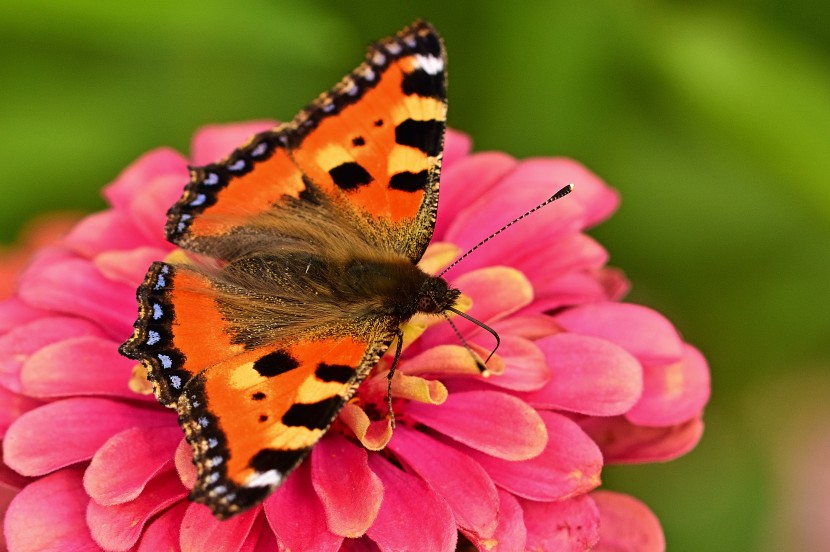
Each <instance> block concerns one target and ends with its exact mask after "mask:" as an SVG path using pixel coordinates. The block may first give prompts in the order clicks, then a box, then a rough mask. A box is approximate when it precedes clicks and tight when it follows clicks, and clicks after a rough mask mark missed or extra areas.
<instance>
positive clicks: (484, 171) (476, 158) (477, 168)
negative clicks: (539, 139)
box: [433, 152, 518, 241]
mask: <svg viewBox="0 0 830 552" xmlns="http://www.w3.org/2000/svg"><path fill="white" fill-rule="evenodd" d="M445 157H446V154H445ZM517 163H518V162H517V161H516V160H515V159H514V158H512V157H510V156H509V155H507V154H506V153H500V152H485V153H476V154H474V155H470V156H468V157H463V158H461V159H459V161H458V162H457V163H455V164H454V165H452V166H449V167H447V166H446V163H445V164H444V165H445V166H444V167H443V168H442V170H441V201H439V202H438V219H437V221H436V222H435V231H434V232H433V240H434V241H437V240H441V239H443V236H444V234H445V233H446V231H447V228H448V227H449V226H450V223H451V222H452V221H453V219H454V218H455V217H456V216H457V215H458V213H459V212H461V211H462V210H463V209H466V208H467V207H468V206H469V205H470V198H471V197H479V196H480V195H481V194H482V193H484V192H485V191H486V190H489V189H490V188H491V187H492V186H493V185H494V184H495V183H496V182H498V180H499V179H500V178H502V177H503V176H504V175H505V174H507V173H508V172H510V171H511V170H513V168H514V167H515V166H516V165H517ZM481 237H482V238H485V237H486V235H482V236H481Z"/></svg>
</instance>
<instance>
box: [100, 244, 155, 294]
mask: <svg viewBox="0 0 830 552" xmlns="http://www.w3.org/2000/svg"><path fill="white" fill-rule="evenodd" d="M167 252H168V250H167V249H161V248H158V247H138V248H135V249H131V250H128V251H107V252H106V253H101V254H100V255H98V256H97V257H95V267H96V268H97V269H98V270H100V271H101V274H103V275H104V277H105V278H107V279H109V280H114V281H116V282H123V283H125V284H127V285H129V286H132V287H138V286H139V284H141V282H143V281H144V275H145V274H146V273H147V268H148V267H149V266H150V264H152V262H153V261H161V260H163V259H164V258H165V257H166V256H167Z"/></svg>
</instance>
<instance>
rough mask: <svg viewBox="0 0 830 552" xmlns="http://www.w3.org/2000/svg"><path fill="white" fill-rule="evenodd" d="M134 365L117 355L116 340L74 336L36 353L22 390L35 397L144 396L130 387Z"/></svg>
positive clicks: (28, 363) (23, 373)
mask: <svg viewBox="0 0 830 552" xmlns="http://www.w3.org/2000/svg"><path fill="white" fill-rule="evenodd" d="M135 364H136V363H135V361H134V360H129V359H127V358H124V357H122V356H121V355H119V354H118V343H116V342H114V341H111V340H109V339H105V338H101V337H95V336H85V337H74V338H70V339H65V340H63V341H59V342H57V343H52V344H50V345H46V346H45V347H43V348H42V349H40V350H39V351H37V352H35V353H34V354H33V355H32V356H30V357H29V359H28V360H27V361H26V364H24V365H23V370H22V371H21V373H20V380H21V385H22V390H23V392H24V393H26V394H27V395H30V396H32V397H39V398H55V397H67V396H73V395H103V396H111V397H121V398H125V399H144V398H145V397H143V396H141V395H137V394H135V393H134V392H132V391H130V388H129V387H128V386H127V383H128V382H129V380H130V376H131V375H132V369H133V366H135ZM146 400H152V397H151V396H148V397H146Z"/></svg>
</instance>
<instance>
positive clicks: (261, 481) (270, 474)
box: [245, 470, 282, 487]
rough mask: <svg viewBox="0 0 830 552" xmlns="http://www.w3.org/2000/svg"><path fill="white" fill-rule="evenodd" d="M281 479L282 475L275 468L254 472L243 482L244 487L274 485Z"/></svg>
mask: <svg viewBox="0 0 830 552" xmlns="http://www.w3.org/2000/svg"><path fill="white" fill-rule="evenodd" d="M280 481H282V475H281V474H280V472H278V471H277V470H268V471H267V472H263V473H255V474H254V475H252V476H251V477H249V478H248V481H246V482H245V486H246V487H275V486H277V485H279V484H280Z"/></svg>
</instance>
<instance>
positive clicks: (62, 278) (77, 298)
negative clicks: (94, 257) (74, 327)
mask: <svg viewBox="0 0 830 552" xmlns="http://www.w3.org/2000/svg"><path fill="white" fill-rule="evenodd" d="M19 293H20V297H21V298H23V300H24V301H26V302H27V303H29V304H31V305H34V306H36V307H39V308H43V309H50V310H54V311H57V312H63V313H67V314H74V315H78V316H82V317H84V318H88V319H90V320H95V321H96V322H98V324H100V325H101V327H102V328H104V329H106V330H107V331H108V332H110V334H111V335H112V336H113V337H116V338H119V339H120V338H122V337H124V336H125V335H130V333H131V327H132V320H134V319H135V313H136V306H135V290H134V289H133V288H131V287H130V286H127V285H125V284H122V283H119V282H113V281H111V280H107V279H106V278H104V277H103V276H102V275H101V273H100V272H99V271H98V270H97V269H96V268H95V266H94V265H93V264H92V263H90V262H89V261H84V260H81V259H69V260H65V261H62V262H58V263H52V264H50V265H49V266H46V267H44V268H43V269H42V270H39V271H35V272H32V271H27V272H26V274H24V276H23V277H22V278H21V280H20V290H19Z"/></svg>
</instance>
